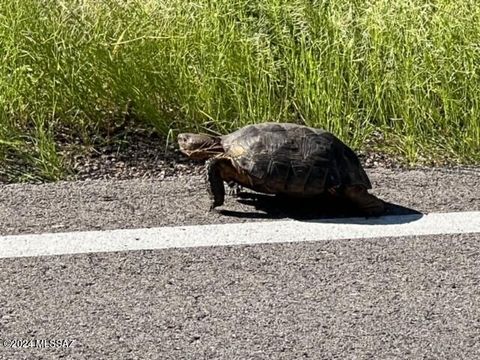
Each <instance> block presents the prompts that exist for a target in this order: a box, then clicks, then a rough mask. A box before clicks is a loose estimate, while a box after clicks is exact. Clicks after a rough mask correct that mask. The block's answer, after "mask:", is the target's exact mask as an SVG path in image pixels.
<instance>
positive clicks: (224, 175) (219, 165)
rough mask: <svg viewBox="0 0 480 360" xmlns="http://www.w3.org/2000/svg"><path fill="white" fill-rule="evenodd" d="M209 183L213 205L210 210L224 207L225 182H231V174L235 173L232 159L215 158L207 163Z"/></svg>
mask: <svg viewBox="0 0 480 360" xmlns="http://www.w3.org/2000/svg"><path fill="white" fill-rule="evenodd" d="M206 168H207V181H208V184H209V187H208V192H209V194H210V197H211V199H212V200H213V201H212V205H211V206H210V210H213V209H214V208H216V207H217V206H220V205H223V202H224V201H225V187H224V186H223V182H224V181H231V174H233V173H234V172H235V168H234V167H233V165H232V162H231V161H230V159H227V158H213V159H209V160H207V162H206Z"/></svg>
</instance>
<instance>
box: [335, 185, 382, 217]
mask: <svg viewBox="0 0 480 360" xmlns="http://www.w3.org/2000/svg"><path fill="white" fill-rule="evenodd" d="M344 195H345V197H346V198H347V199H348V200H350V201H351V202H352V203H353V204H355V206H356V207H357V208H358V209H359V210H360V211H362V213H364V214H365V215H366V216H380V215H382V214H383V213H384V212H385V203H384V202H383V201H382V200H380V199H379V198H377V197H376V196H374V195H372V194H369V193H368V190H367V189H366V188H365V187H363V186H358V185H354V186H347V187H346V188H345V189H344Z"/></svg>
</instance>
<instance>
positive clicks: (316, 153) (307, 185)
mask: <svg viewBox="0 0 480 360" xmlns="http://www.w3.org/2000/svg"><path fill="white" fill-rule="evenodd" d="M222 145H223V147H224V149H225V156H227V157H231V158H232V160H233V163H234V165H235V166H236V167H237V169H238V171H242V172H243V173H246V174H248V175H249V176H250V177H251V184H253V185H254V186H253V188H254V190H257V191H261V192H267V193H284V194H289V195H298V196H311V195H315V194H320V193H322V192H324V191H325V190H326V189H328V188H331V187H338V186H342V185H362V186H365V187H366V188H367V189H370V188H371V184H370V181H369V179H368V176H367V174H366V173H365V171H364V170H363V168H362V166H361V164H360V162H359V160H358V158H357V156H356V155H355V153H354V152H353V151H352V150H351V149H350V148H349V147H348V146H346V145H345V144H344V143H343V142H341V141H340V140H339V139H338V138H336V137H335V136H334V135H333V134H331V133H329V132H327V131H324V130H321V129H314V128H310V127H307V126H302V125H297V124H287V123H284V124H282V123H263V124H257V125H250V126H246V127H244V128H242V129H240V130H238V131H236V132H233V133H231V134H229V135H225V136H223V137H222ZM239 146H240V147H242V148H244V149H245V151H244V152H243V154H241V155H240V156H234V154H231V155H230V154H229V149H233V148H234V147H236V148H237V149H238V147H239ZM235 152H236V153H238V151H235Z"/></svg>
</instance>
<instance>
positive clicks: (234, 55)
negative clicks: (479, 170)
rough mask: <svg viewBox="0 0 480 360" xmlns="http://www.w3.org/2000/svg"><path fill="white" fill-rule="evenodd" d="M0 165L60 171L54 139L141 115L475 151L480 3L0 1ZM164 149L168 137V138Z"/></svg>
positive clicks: (435, 151) (177, 125) (474, 159)
mask: <svg viewBox="0 0 480 360" xmlns="http://www.w3.org/2000/svg"><path fill="white" fill-rule="evenodd" d="M0 60H1V61H0V175H1V173H2V172H3V173H7V175H8V176H9V177H15V178H17V179H19V180H28V179H30V178H43V179H58V178H62V177H63V176H64V175H65V172H66V171H68V169H66V168H65V165H64V161H63V158H62V155H61V153H60V152H59V148H58V143H59V142H58V141H59V139H63V140H62V141H65V139H67V140H68V139H72V138H73V137H79V138H80V139H81V141H82V142H83V143H85V144H92V143H95V142H97V141H99V139H100V141H101V139H102V138H103V137H104V135H105V134H108V131H109V129H111V128H114V127H119V126H120V127H121V126H122V123H121V119H122V112H123V111H124V109H125V107H126V106H127V104H128V103H129V102H131V104H132V107H133V111H134V114H135V117H136V118H137V119H138V121H139V122H140V123H143V124H144V125H146V126H154V127H155V128H156V129H157V130H158V131H159V132H160V133H162V134H164V135H165V136H166V135H167V133H168V132H169V131H170V130H173V131H174V132H177V131H181V130H186V129H189V130H198V131H207V130H212V131H216V132H222V133H223V132H228V131H230V130H233V129H236V128H238V127H240V126H243V125H245V124H248V123H253V122H263V121H267V120H274V121H293V122H299V123H305V124H307V125H311V126H317V127H323V128H327V129H329V130H331V131H333V132H334V133H335V134H337V135H338V136H339V137H340V138H342V139H343V140H344V141H346V142H347V143H348V144H350V145H352V146H353V147H354V148H356V149H360V148H362V147H363V144H364V142H365V141H366V140H367V139H369V138H370V136H371V135H372V133H373V132H374V131H380V132H382V133H383V134H384V136H385V142H384V143H383V144H378V145H377V147H376V149H377V150H381V151H384V152H388V153H391V154H396V155H399V156H401V157H402V158H403V159H404V160H405V161H407V162H409V163H418V162H423V161H427V162H429V161H433V160H439V161H443V160H449V161H456V162H459V163H476V164H478V163H480V6H479V5H478V4H477V1H476V0H456V1H453V0H398V1H394V2H392V1H388V0H370V1H363V0H362V1H361V0H345V1H330V0H319V1H314V0H289V1H282V0H256V1H253V0H195V1H188V0H103V1H102V0H63V1H61V0H56V1H55V0H0ZM159 151H161V149H159Z"/></svg>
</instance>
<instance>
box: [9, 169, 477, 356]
mask: <svg viewBox="0 0 480 360" xmlns="http://www.w3.org/2000/svg"><path fill="white" fill-rule="evenodd" d="M369 174H371V177H372V180H373V183H374V187H375V190H374V192H375V194H377V195H379V196H380V197H382V198H383V199H385V200H387V201H388V202H391V203H392V204H394V205H390V207H389V212H391V213H401V212H409V211H413V210H416V211H420V212H447V211H473V210H480V170H479V169H465V170H462V169H457V170H426V171H420V170H416V171H400V170H395V171H394V170H382V169H370V170H369ZM240 201H242V202H243V203H241V202H240ZM240 201H239V200H238V199H237V200H236V199H231V198H229V199H228V201H227V203H226V205H225V207H224V208H223V210H224V212H223V213H213V214H212V213H208V212H206V208H207V207H208V198H207V197H206V194H205V192H204V191H203V184H202V179H201V178H198V177H193V178H180V179H172V180H171V181H169V180H165V181H154V180H148V181H147V180H143V181H142V180H128V181H122V182H113V183H111V182H106V181H105V182H103V181H98V182H97V181H95V182H82V183H57V184H46V185H9V186H2V187H0V234H2V235H6V234H21V233H39V232H46V231H49V232H50V231H62V232H63V231H71V230H89V229H111V228H132V227H149V226H164V225H180V224H207V223H224V222H225V223H228V222H238V221H262V220H264V219H271V218H273V219H276V218H285V217H300V218H301V217H303V216H305V215H306V214H305V212H302V211H300V213H299V212H298V211H297V210H298V209H292V208H291V206H290V205H288V206H286V207H284V208H278V207H277V205H280V206H281V205H282V204H277V203H275V200H272V199H264V198H253V199H252V198H250V197H246V198H242V199H240ZM272 201H273V205H272ZM325 211H326V213H324V212H325ZM328 211H329V209H323V210H322V211H321V213H319V214H318V216H320V217H321V216H329V215H330V214H328ZM335 211H339V212H340V213H342V211H343V210H342V209H336V210H335ZM0 281H1V284H2V285H1V287H0V289H1V290H0V339H3V340H7V341H12V340H15V339H37V340H42V339H43V340H50V339H55V340H68V341H73V342H72V343H71V346H70V347H69V348H26V349H12V348H10V347H3V348H2V343H0V359H60V358H64V359H207V358H208V359H302V358H310V359H476V358H479V356H480V306H479V304H480V286H479V285H480V284H479V282H480V234H470V235H460V234H458V235H449V236H421V237H419V236H412V237H402V238H382V239H366V240H358V239H357V240H348V239H347V240H333V241H322V242H309V243H301V244H298V243H297V244H270V245H253V246H233V247H209V248H190V249H166V250H156V251H136V252H120V253H100V254H86V255H85V254H84V255H63V256H51V257H32V258H14V259H1V260H0Z"/></svg>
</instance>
